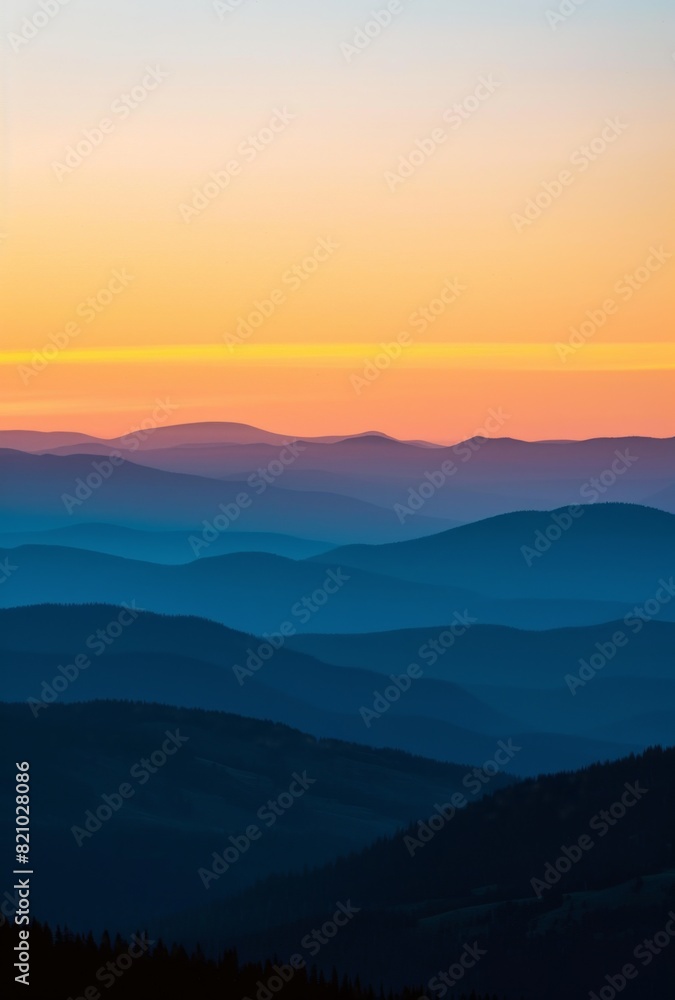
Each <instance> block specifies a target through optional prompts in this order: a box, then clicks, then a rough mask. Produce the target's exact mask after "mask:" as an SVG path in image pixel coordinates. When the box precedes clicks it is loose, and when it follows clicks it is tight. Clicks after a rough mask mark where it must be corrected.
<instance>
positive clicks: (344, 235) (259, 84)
mask: <svg viewBox="0 0 675 1000" xmlns="http://www.w3.org/2000/svg"><path fill="white" fill-rule="evenodd" d="M224 6H225V5H221V13H220V15H219V13H218V12H217V10H216V9H215V8H214V6H213V5H212V4H211V3H210V2H208V0H198V2H195V0H142V2H139V0H97V2H96V3H95V4H92V3H86V2H84V0H70V2H69V3H68V4H67V5H66V6H65V7H64V8H62V9H60V10H59V12H58V14H56V16H54V17H53V19H52V20H51V21H50V22H49V23H48V24H46V25H44V26H43V27H40V28H39V29H38V31H37V33H36V36H35V37H34V38H32V39H31V40H29V41H28V42H27V43H26V44H22V43H21V44H19V45H18V46H17V42H16V39H14V42H12V39H11V37H10V36H11V35H12V33H14V34H17V33H18V32H20V31H21V28H22V22H23V19H24V18H25V17H29V18H30V17H32V16H33V15H34V14H35V12H36V11H38V10H39V9H40V8H39V6H38V4H37V3H32V2H26V0H20V2H19V0H10V2H9V3H7V4H6V5H5V6H4V9H3V13H2V17H3V32H2V41H1V44H2V45H3V46H4V48H5V52H4V59H3V63H4V66H5V91H6V96H7V98H8V100H7V101H6V110H5V117H4V121H3V132H4V135H3V180H4V182H5V183H4V185H3V188H4V195H3V201H2V204H0V232H1V233H2V239H1V245H0V255H1V259H2V269H3V274H4V282H3V285H4V293H5V294H4V296H3V300H4V302H3V310H2V331H3V332H2V334H1V337H2V340H1V344H0V427H2V428H10V427H23V428H36V429H45V430H46V429H69V430H83V431H87V432H90V433H97V434H107V435H110V436H112V435H113V434H118V433H124V432H125V431H127V430H128V429H129V428H131V427H133V426H135V424H136V423H138V422H139V421H140V420H142V419H143V417H144V416H147V414H148V413H149V412H151V411H152V409H153V408H154V406H155V405H156V404H155V401H156V400H157V399H158V398H167V397H168V398H169V399H170V400H171V402H172V403H173V404H174V405H177V406H178V407H179V409H178V410H177V411H176V414H175V417H174V420H175V422H187V421H194V420H234V421H241V422H246V423H252V424H256V425H259V426H264V427H267V428H269V429H272V430H278V431H281V432H284V433H292V434H298V435H302V434H304V435H309V434H328V433H349V432H359V431H364V430H368V429H378V430H382V431H386V432H388V433H392V434H396V435H399V436H402V437H416V438H417V437H423V438H429V439H434V440H439V441H448V440H456V439H458V438H461V437H465V436H468V435H469V434H471V433H474V432H475V431H476V430H477V429H479V428H480V427H481V426H482V425H483V423H484V421H485V419H486V416H487V414H488V411H489V410H490V409H491V408H493V409H496V408H502V409H503V410H504V411H505V412H506V413H507V414H508V417H509V419H508V421H507V423H506V425H505V426H504V430H503V433H504V434H508V435H509V436H514V437H523V438H528V439H533V438H552V437H589V436H594V435H601V434H625V433H639V434H654V435H657V436H666V435H671V434H675V423H674V420H673V416H674V408H673V402H672V400H673V398H674V394H673V376H674V371H675V348H673V343H672V305H673V302H672V298H673V288H674V287H675V283H674V282H673V275H675V233H674V231H673V222H674V213H673V207H674V206H673V184H672V179H673V176H675V136H674V133H673V126H672V106H673V97H674V95H675V59H674V58H673V51H674V50H675V9H674V8H673V6H672V3H670V2H668V3H666V2H665V0H643V2H642V3H641V4H640V5H639V6H636V5H635V4H633V3H630V4H629V3H628V2H625V0H586V2H585V4H583V5H582V6H581V7H579V8H578V9H576V11H575V13H574V14H572V15H571V16H570V17H568V18H567V19H566V20H565V21H564V22H563V23H561V24H558V26H557V27H555V28H554V27H553V26H552V25H551V24H550V23H549V19H548V18H547V16H546V12H547V10H554V9H556V7H557V4H554V3H552V2H547V0H480V2H478V0H471V2H453V0H401V7H402V9H401V11H400V12H399V13H396V14H395V16H394V17H393V19H392V23H391V24H390V25H389V26H387V27H386V28H385V29H384V30H382V32H381V34H380V35H379V37H376V38H374V39H373V40H372V41H371V43H370V45H369V46H368V47H367V48H365V49H364V50H363V51H361V52H359V53H358V55H355V56H354V57H353V58H351V61H347V58H346V56H345V54H344V52H343V51H342V50H341V44H342V43H345V42H352V41H353V37H354V34H355V32H356V30H357V28H359V27H360V26H363V25H365V23H366V22H367V21H368V20H369V19H370V17H371V13H370V12H371V11H372V10H377V9H382V8H383V7H385V3H378V4H373V3H372V2H368V3H366V2H360V0H359V2H357V0H321V2H320V3H318V2H316V0H313V2H310V0H296V2H294V3H290V4H280V3H278V2H273V0H242V2H241V3H240V4H239V6H238V7H237V8H236V9H234V10H232V11H229V12H228V11H224V10H222V7H224ZM15 48H16V49H17V51H14V49H15ZM149 66H150V67H159V69H160V70H161V72H162V73H165V74H167V77H166V79H165V80H163V81H162V82H161V83H159V84H158V85H157V86H156V88H155V89H154V90H153V91H152V92H148V93H147V96H146V99H144V100H143V101H142V102H140V103H139V104H138V106H137V107H136V108H134V109H133V110H131V111H130V113H129V114H128V116H127V117H126V118H124V119H123V118H122V117H121V115H120V114H118V113H115V112H113V111H111V107H112V106H113V102H115V101H116V100H117V99H119V98H120V96H121V95H123V94H124V93H127V92H129V91H130V90H131V89H132V88H133V87H134V86H136V85H138V84H139V83H140V81H141V80H142V79H143V77H144V76H145V75H146V72H147V69H146V68H147V67H149ZM481 77H483V78H492V79H493V80H495V81H496V82H497V83H498V84H499V86H498V87H497V88H496V89H495V92H494V93H493V94H492V95H490V96H488V97H487V98H486V99H485V100H483V101H481V102H479V106H478V107H477V108H476V109H475V110H473V112H472V113H471V114H470V116H469V117H468V118H466V120H463V121H462V123H461V126H460V127H458V128H455V129H453V128H452V127H451V125H450V123H449V122H448V121H444V113H445V112H446V111H448V109H450V108H451V107H452V105H453V104H455V103H456V102H462V101H464V100H465V99H466V98H468V97H469V96H470V95H472V94H473V93H474V92H475V91H476V87H477V85H478V83H479V80H480V78H481ZM277 108H278V109H287V110H288V111H289V112H290V113H292V114H293V115H294V116H295V118H294V119H293V120H292V121H291V122H290V123H289V124H288V125H287V126H286V127H285V128H284V129H283V131H281V132H280V133H279V134H278V135H277V136H276V137H275V138H274V140H273V141H272V142H271V144H270V145H269V146H267V147H266V148H264V149H263V150H262V151H261V152H259V153H257V154H256V155H255V157H254V158H250V159H249V158H248V157H247V155H245V154H243V153H240V152H238V148H239V149H240V148H241V146H240V144H241V143H242V142H245V141H246V140H247V136H249V135H251V134H255V133H257V132H258V131H259V130H260V129H262V128H264V127H265V126H266V125H267V123H268V122H269V120H270V119H271V118H272V116H273V113H274V111H275V109H277ZM104 118H108V119H110V120H111V121H112V123H113V126H114V127H113V129H112V131H111V132H110V133H109V134H106V135H104V136H103V138H102V141H101V143H100V144H99V145H98V146H97V147H96V148H94V149H93V150H92V151H91V153H90V155H88V156H86V157H84V158H83V160H82V162H81V164H80V165H79V166H77V167H76V168H75V169H73V170H72V172H69V173H66V172H65V171H63V170H59V168H58V167H55V164H58V163H63V162H64V159H65V155H66V150H67V147H68V146H70V145H75V144H77V143H78V141H79V140H81V139H82V138H83V132H84V130H86V129H94V128H96V127H97V125H98V124H99V122H100V121H101V119H104ZM607 119H611V120H615V121H617V120H618V121H619V122H620V123H622V124H621V129H622V130H621V134H619V135H618V136H616V137H615V139H614V141H612V142H610V143H607V144H606V149H605V150H604V151H603V152H601V153H599V154H598V156H597V159H595V161H594V162H590V161H587V162H586V164H585V167H584V166H582V161H583V160H584V155H583V154H577V156H576V159H575V160H573V159H572V158H573V157H574V155H575V151H576V150H579V149H580V148H581V147H583V146H584V145H587V144H588V143H590V142H591V141H592V140H594V139H595V138H596V137H598V136H600V135H601V133H602V131H603V129H604V128H605V127H606V126H605V123H606V120H607ZM437 128H442V129H443V130H444V134H445V135H446V136H447V141H445V142H444V143H443V144H441V145H439V146H438V148H437V149H436V151H435V152H434V153H433V155H432V156H430V157H429V158H428V159H427V160H425V162H424V164H423V165H422V166H420V167H419V168H417V169H416V170H415V171H414V172H413V176H411V177H410V178H409V179H407V180H405V182H403V183H400V184H397V186H396V188H395V190H394V191H392V190H391V189H390V187H391V184H388V182H387V179H386V176H385V175H386V174H387V172H391V171H395V170H396V169H397V167H398V164H399V159H400V157H401V156H407V155H408V154H409V152H410V151H411V150H412V149H413V148H414V147H415V142H416V140H417V139H423V138H425V137H428V136H429V135H430V134H431V133H432V132H433V130H434V129H437ZM580 157H581V158H580ZM232 160H236V161H237V162H238V163H239V165H240V167H241V170H240V172H239V173H238V175H237V176H235V177H233V178H232V180H231V182H230V184H229V185H228V187H227V189H226V190H224V191H222V192H221V193H219V194H218V196H217V197H215V198H214V199H213V200H212V201H209V202H208V206H207V207H206V208H205V209H204V210H203V211H202V212H201V213H200V214H199V215H197V217H194V218H192V219H191V221H190V222H189V223H188V222H186V221H185V219H184V218H183V215H184V214H185V211H184V210H183V211H181V205H186V204H190V202H191V201H192V198H193V196H194V189H195V188H197V189H199V188H201V187H202V186H203V185H204V184H205V183H206V182H207V181H208V180H209V174H210V173H211V172H212V171H218V170H220V169H222V168H223V167H225V165H226V164H227V163H228V161H232ZM563 170H567V171H569V174H568V177H571V181H569V183H568V185H567V186H566V187H564V188H563V191H562V194H561V196H560V197H559V198H556V199H554V200H553V201H552V204H551V205H550V207H547V208H546V209H545V210H544V211H542V212H541V214H540V217H539V218H537V219H536V220H535V221H533V223H532V225H531V226H527V227H523V226H519V227H518V226H517V225H516V221H515V220H514V215H515V214H516V213H518V214H520V215H522V213H523V212H524V210H525V205H526V203H527V201H528V199H530V198H535V197H536V196H537V195H538V194H539V193H540V192H542V190H543V188H542V184H543V182H550V181H553V180H554V179H555V178H556V177H557V176H558V175H559V173H560V171H563ZM59 173H60V174H61V176H59ZM519 228H520V229H521V230H522V231H518V229H519ZM321 239H323V240H326V241H332V242H333V243H334V244H339V246H338V247H337V249H335V250H334V251H333V252H332V253H331V254H330V255H327V256H328V259H327V260H325V261H323V262H321V263H320V264H319V265H318V266H317V268H316V271H315V273H312V274H310V275H309V276H306V280H302V281H301V282H299V287H297V288H296V285H295V284H291V283H290V279H288V277H287V279H286V281H284V278H283V276H284V275H285V274H287V272H289V270H292V269H293V268H294V267H296V266H298V265H300V264H301V262H302V261H303V259H305V258H307V257H308V255H311V254H312V252H313V250H314V248H315V247H316V245H317V243H318V241H319V240H321ZM652 248H653V249H655V250H657V251H659V253H660V254H661V256H660V258H659V259H658V261H657V258H654V257H653V256H652V253H653V249H652ZM661 248H662V249H663V251H665V253H661ZM671 252H672V253H673V257H672V259H671V260H669V259H668V258H667V254H668V253H671ZM650 258H651V262H652V267H653V268H654V270H653V273H652V272H649V271H648V272H646V273H647V274H648V280H646V281H644V284H642V285H641V286H640V285H639V282H638V286H637V287H636V288H634V289H631V290H630V293H629V292H628V291H627V290H626V288H627V287H628V288H630V286H626V284H625V283H624V275H626V274H632V273H634V272H636V270H637V269H639V268H641V267H643V266H644V265H645V262H646V261H647V260H648V259H650ZM310 263H311V262H310ZM657 263H658V266H656V264H657ZM115 271H117V272H122V273H126V274H127V275H130V276H132V277H133V280H131V281H129V283H128V285H127V287H124V288H123V289H122V290H121V291H120V292H119V294H115V295H114V296H113V297H112V298H113V301H112V302H111V303H110V304H106V305H104V306H103V307H102V311H101V312H100V313H97V314H96V316H95V319H94V320H93V321H91V322H87V320H86V316H87V315H88V313H87V312H86V308H85V307H82V306H81V303H83V302H84V301H85V300H86V299H87V298H88V297H89V296H95V295H97V293H98V292H99V291H100V290H101V289H104V288H105V287H106V286H107V284H108V282H109V281H110V279H111V276H112V275H113V273H114V272H115ZM671 272H672V273H671ZM640 273H641V274H642V276H643V278H644V276H645V272H640ZM448 279H450V280H451V281H455V282H458V283H459V284H460V285H461V286H462V288H463V290H462V292H461V295H459V297H458V298H457V300H456V301H455V302H453V303H452V304H449V305H447V307H444V308H443V311H442V313H441V314H440V315H438V317H437V318H435V319H434V321H433V322H432V323H429V324H428V325H427V326H426V328H424V324H423V323H422V321H421V319H420V318H419V317H420V313H419V312H418V311H419V310H421V309H422V308H423V307H426V306H427V304H428V303H430V302H431V300H433V299H435V298H436V297H437V296H438V295H439V293H440V291H441V289H442V288H443V286H444V283H445V282H446V281H447V280H448ZM275 289H279V290H280V291H282V292H283V296H284V300H283V301H279V302H278V303H277V304H276V305H275V306H274V310H273V312H272V315H270V316H269V317H267V318H265V320H264V322H262V323H261V324H260V325H259V326H258V327H257V328H256V329H254V330H252V332H251V333H250V334H249V335H247V336H246V337H244V338H242V341H241V343H233V339H232V338H233V337H234V336H235V335H236V331H237V328H238V325H239V321H240V319H241V318H245V317H247V316H248V315H249V314H250V313H251V312H252V311H253V310H254V308H255V305H254V303H255V302H256V300H261V299H269V297H270V295H271V293H272V291H273V290H275ZM619 289H621V290H619ZM103 297H104V298H105V297H106V296H105V295H104V296H103ZM607 299H612V300H613V302H614V306H615V308H614V309H613V311H612V313H611V315H606V316H605V318H604V322H603V323H602V324H601V325H600V326H599V328H598V329H597V330H595V329H591V332H590V335H589V336H588V337H586V338H585V341H586V342H584V341H583V340H582V346H581V347H579V348H578V349H576V350H574V351H573V352H569V353H566V352H564V351H563V352H562V353H561V349H560V347H559V346H558V347H557V346H556V345H560V344H567V343H568V341H569V338H570V328H571V327H577V328H578V327H579V324H580V323H582V322H583V321H584V320H586V319H587V318H588V317H587V315H586V313H587V310H590V311H591V312H594V311H595V314H596V316H598V310H600V309H602V307H603V303H604V302H605V301H606V300H607ZM411 317H412V319H411ZM69 323H75V324H77V326H78V329H79V332H78V333H77V335H76V336H72V337H69V338H68V340H67V344H66V346H65V347H63V349H61V350H59V351H58V352H57V356H56V358H55V359H54V360H52V361H50V362H49V363H48V364H47V365H46V366H44V368H43V370H40V371H36V370H35V369H29V370H28V373H27V366H30V365H31V363H35V361H36V356H35V355H34V354H33V352H34V351H39V352H42V350H43V348H44V346H45V345H46V344H48V343H50V341H49V338H50V335H53V336H58V335H59V334H60V333H62V331H64V330H65V329H66V328H67V324H69ZM70 329H71V330H72V327H71V328H70ZM586 329H587V331H588V330H589V329H590V328H589V327H586ZM401 333H406V334H407V335H408V336H409V337H410V338H411V339H410V342H409V343H408V344H407V346H405V347H404V348H403V349H402V350H401V352H400V357H398V358H397V359H396V360H395V361H393V362H392V363H391V365H390V366H389V367H388V368H387V369H386V370H384V371H382V372H381V374H379V377H377V378H376V379H375V380H373V381H372V382H368V383H367V384H365V385H361V384H360V383H358V381H356V383H355V379H354V376H361V377H363V373H364V367H365V365H366V362H367V361H368V359H370V358H373V357H375V355H377V354H378V353H380V348H379V347H378V344H380V343H381V342H387V343H390V342H392V341H395V340H396V338H397V337H398V336H399V334H401ZM228 337H229V343H228ZM62 339H63V338H62ZM562 354H565V356H564V357H563V356H562ZM38 367H41V364H40V362H39V360H38Z"/></svg>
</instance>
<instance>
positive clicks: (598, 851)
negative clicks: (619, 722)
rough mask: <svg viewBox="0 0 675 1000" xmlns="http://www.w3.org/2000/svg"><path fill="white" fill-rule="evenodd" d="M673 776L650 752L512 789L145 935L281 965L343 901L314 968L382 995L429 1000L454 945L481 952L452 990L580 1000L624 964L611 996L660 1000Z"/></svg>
mask: <svg viewBox="0 0 675 1000" xmlns="http://www.w3.org/2000/svg"><path fill="white" fill-rule="evenodd" d="M674 773H675V750H672V749H670V750H661V749H658V748H657V749H653V750H650V751H648V752H646V753H645V754H643V755H641V756H639V757H635V756H631V757H629V758H627V759H625V760H621V761H617V762H615V763H612V764H606V765H595V766H593V767H590V768H588V769H586V770H584V771H581V772H575V773H567V774H560V775H554V776H550V777H545V778H542V779H540V780H527V781H524V782H521V783H518V784H516V785H514V786H512V787H510V788H507V789H501V790H498V791H496V792H495V793H494V794H491V795H488V796H487V797H485V798H483V799H482V800H481V801H480V802H475V803H474V802H472V803H470V804H469V805H468V806H466V807H465V808H463V809H460V810H458V811H457V812H456V813H455V814H454V815H452V814H450V813H448V814H447V815H446V817H445V821H444V822H442V821H439V820H438V819H435V820H433V819H431V817H429V816H428V813H427V814H423V820H424V821H423V823H416V824H413V825H412V826H411V827H410V828H409V830H408V831H407V833H406V834H405V836H404V835H401V834H398V835H396V836H395V837H393V838H388V839H386V840H383V841H380V842H379V843H377V844H374V845H373V846H371V847H370V848H367V849H366V850H365V851H363V852H361V853H359V854H355V855H352V856H350V857H343V858H342V859H340V860H339V861H338V862H336V863H331V864H328V865H326V866H324V867H322V868H320V869H318V870H316V871H313V872H310V873H308V874H306V875H297V876H294V877H292V878H280V877H275V878H272V879H269V880H267V881H266V882H264V883H262V884H261V885H259V886H256V887H254V888H253V889H251V890H249V891H247V892H246V893H244V894H243V895H242V896H241V897H239V898H238V899H235V900H229V901H228V903H227V905H226V906H223V905H222V904H220V903H217V902H213V903H211V904H210V905H209V906H207V907H204V908H203V909H202V910H200V911H194V912H192V913H190V914H189V915H188V914H183V915H180V916H178V917H176V918H174V920H172V921H171V922H164V923H163V924H162V925H161V931H162V933H164V934H165V935H166V936H167V937H169V938H172V939H173V938H180V939H181V940H188V941H190V942H194V941H196V940H199V942H200V944H201V945H202V947H206V948H207V949H218V948H220V947H222V945H223V944H224V943H225V942H227V943H230V944H231V943H236V944H237V945H238V947H239V949H240V954H241V955H242V956H243V957H245V958H248V957H255V956H264V955H266V954H269V953H270V952H274V953H275V954H277V955H279V956H281V957H282V958H287V956H288V955H290V954H292V953H293V951H294V950H295V947H296V944H297V942H298V940H301V939H302V936H303V934H304V933H306V928H310V927H313V926H315V925H316V921H317V920H319V919H320V917H321V915H322V914H327V913H329V912H331V911H332V909H333V908H334V907H335V903H336V900H349V901H350V902H351V904H352V906H353V907H356V908H358V914H357V916H355V918H354V920H353V921H352V922H351V923H350V924H349V925H348V926H346V927H345V928H344V930H343V931H341V933H340V935H339V936H337V937H336V939H335V941H334V942H332V944H331V949H330V957H329V955H328V953H326V956H325V958H324V956H323V955H322V954H319V955H318V957H317V962H318V964H319V965H320V966H321V967H322V968H324V969H325V970H326V969H327V970H328V971H329V970H330V966H331V965H332V964H336V965H337V966H338V968H339V969H340V972H341V973H347V974H349V975H356V974H357V973H358V974H359V975H360V976H361V978H362V981H364V982H373V983H379V982H380V981H383V982H384V983H385V985H386V986H391V987H393V988H396V987H397V986H398V985H401V984H405V983H411V982H424V983H427V984H428V985H427V994H429V993H430V991H431V995H434V996H440V995H441V993H440V992H435V991H434V983H435V984H436V985H438V981H439V980H438V974H439V972H442V971H444V970H447V969H448V968H449V966H451V965H452V964H453V963H456V962H457V961H458V960H459V959H460V956H461V955H462V954H463V953H464V949H465V947H466V946H467V945H469V946H470V947H472V948H476V947H477V948H478V949H480V950H481V952H482V954H481V958H480V961H479V962H478V963H477V964H476V966H475V968H472V969H471V972H470V973H467V975H466V977H465V985H466V988H467V989H469V988H476V989H477V990H480V991H489V992H499V991H501V990H503V991H504V992H506V993H507V995H509V996H512V997H519V996H521V995H523V996H525V997H527V998H528V1000H535V998H538V997H542V996H543V997H546V998H547V1000H570V998H573V997H588V996H591V997H593V991H596V995H597V993H598V991H600V990H602V989H603V988H604V987H608V986H609V982H610V979H612V977H613V979H614V982H615V984H620V982H621V976H622V975H623V976H624V978H625V972H624V971H623V970H625V968H626V967H627V966H630V967H631V968H632V970H633V972H634V976H633V973H631V976H630V977H629V980H632V978H635V980H636V981H635V982H632V981H631V982H630V993H628V992H627V994H626V995H627V996H628V995H630V996H631V997H637V998H640V1000H647V998H652V997H661V996H664V995H665V991H666V989H667V988H670V987H672V982H673V972H674V970H675V912H674V911H675V847H674V844H675V840H674V836H673V834H674V830H675V783H674V781H673V774H674ZM430 819H431V822H429V820H430ZM434 827H435V828H436V832H434ZM324 919H325V917H324ZM157 930H160V928H159V927H158V928H157ZM324 962H325V965H324ZM606 977H610V979H607V978H606ZM617 977H618V978H617ZM629 980H626V981H625V985H626V984H628V981H629ZM599 995H600V996H601V997H603V1000H604V997H605V996H607V997H609V996H610V993H609V992H608V990H605V992H604V993H600V994H599Z"/></svg>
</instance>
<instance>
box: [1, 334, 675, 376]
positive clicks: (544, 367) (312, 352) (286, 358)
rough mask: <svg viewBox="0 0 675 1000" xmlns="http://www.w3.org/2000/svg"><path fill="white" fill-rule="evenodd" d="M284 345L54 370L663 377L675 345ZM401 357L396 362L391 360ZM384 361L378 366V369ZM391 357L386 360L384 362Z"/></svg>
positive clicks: (67, 359)
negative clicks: (248, 368) (208, 368)
mask: <svg viewBox="0 0 675 1000" xmlns="http://www.w3.org/2000/svg"><path fill="white" fill-rule="evenodd" d="M386 347H387V345H386V343H385V342H381V343H367V342H351V343H304V342H303V343H281V344H269V343H264V344H237V345H236V346H234V347H233V346H229V345H227V344H165V345H148V346H140V347H126V346H125V347H99V348H88V349H73V350H68V349H65V350H62V351H60V352H59V353H58V354H57V355H56V356H55V357H54V358H53V359H52V360H49V361H48V362H47V364H48V365H52V364H56V365H102V364H130V363H133V364H152V365H161V364H164V363H166V364H196V365H199V364H214V363H221V364H224V365H231V366H236V365H264V366H269V365H272V366H280V367H284V366H287V365H291V366H297V367H304V366H312V367H316V366H322V365H331V366H335V365H338V366H340V367H352V366H353V367H354V368H355V369H358V368H359V367H363V366H365V365H366V364H367V363H368V362H371V363H372V362H375V363H376V366H377V367H378V368H388V367H391V366H396V367H442V366H447V367H448V368H450V367H458V368H466V369H484V370H485V369H487V370H495V371H501V370H503V371H561V370H565V368H569V369H574V370H575V371H629V370H642V371H654V370H656V371H659V370H670V369H673V368H675V343H664V342H652V343H613V344H584V345H582V346H581V347H578V348H576V349H572V348H569V346H568V345H566V344H564V343H563V342H561V343H560V344H541V343H510V344H505V343H495V342H482V343H480V342H479V343H452V344H449V343H431V342H419V343H411V344H408V345H403V346H401V345H399V344H397V343H396V342H395V341H390V342H389V348H390V350H389V352H387V350H386ZM392 355H395V356H392ZM376 359H377V360H379V364H378V363H377V361H376ZM385 359H386V360H385ZM35 360H36V357H35V353H34V352H31V351H0V365H4V366H8V365H16V366H22V365H33V363H34V362H35Z"/></svg>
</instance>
